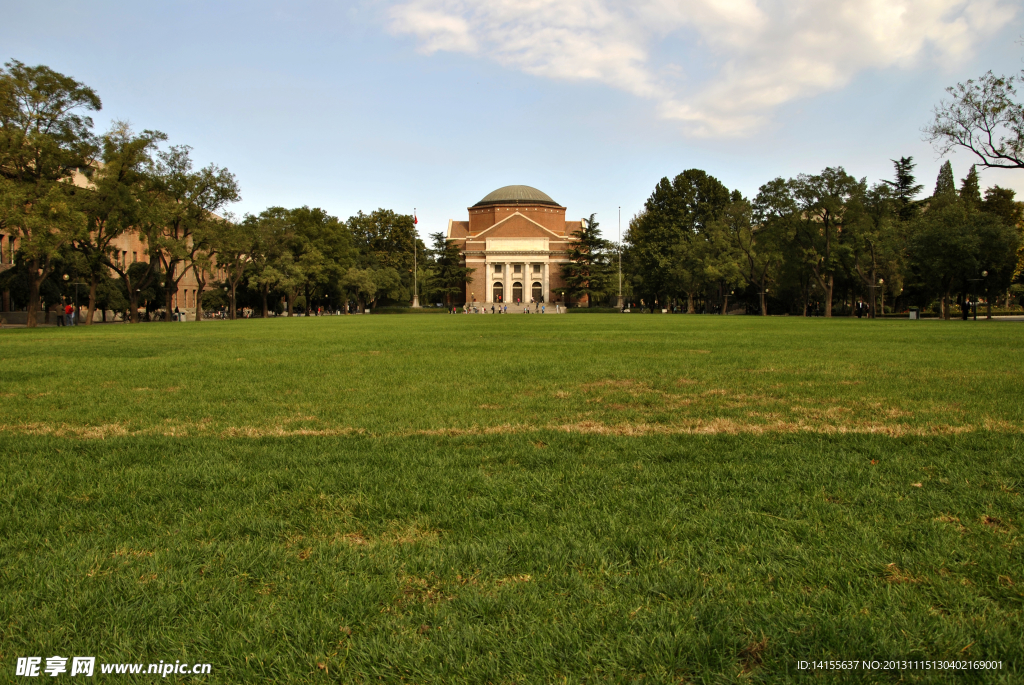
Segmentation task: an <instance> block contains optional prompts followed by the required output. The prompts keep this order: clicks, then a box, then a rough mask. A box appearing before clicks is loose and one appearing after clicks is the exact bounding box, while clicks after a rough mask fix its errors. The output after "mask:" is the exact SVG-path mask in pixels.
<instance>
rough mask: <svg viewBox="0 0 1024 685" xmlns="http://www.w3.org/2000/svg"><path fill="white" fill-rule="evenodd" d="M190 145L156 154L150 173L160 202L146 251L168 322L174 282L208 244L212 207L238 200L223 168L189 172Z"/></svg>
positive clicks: (213, 216) (214, 216)
mask: <svg viewBox="0 0 1024 685" xmlns="http://www.w3.org/2000/svg"><path fill="white" fill-rule="evenodd" d="M191 149H192V148H190V147H189V146H187V145H175V146H172V147H171V148H170V149H169V150H167V151H164V152H160V153H158V155H157V158H158V161H157V164H156V167H155V171H154V182H155V187H156V191H157V192H158V193H159V195H160V197H161V200H162V202H161V206H160V215H159V216H158V217H156V222H157V225H158V226H159V227H160V230H159V231H155V232H154V233H153V235H152V242H151V243H150V247H149V249H150V253H151V254H154V255H155V256H156V257H157V258H158V259H159V260H160V266H161V267H162V270H163V272H164V289H165V291H166V292H165V294H166V297H167V301H166V303H165V305H166V306H165V309H164V319H165V320H166V321H170V320H171V311H172V309H173V307H174V305H173V297H174V295H175V294H176V293H177V292H178V284H179V283H180V282H181V279H182V278H184V277H185V274H186V273H187V272H188V269H189V268H190V267H191V266H192V265H193V263H194V262H195V261H196V256H197V254H198V253H199V252H200V251H202V250H204V249H206V248H207V247H208V243H207V241H208V239H209V233H210V232H211V231H214V230H215V228H216V227H215V226H211V224H214V223H215V222H219V221H221V219H220V218H219V217H218V216H217V214H216V213H217V211H219V210H220V209H221V208H222V207H224V206H225V205H226V204H228V203H229V202H237V201H238V200H240V199H241V197H240V195H239V192H238V182H237V181H236V180H235V177H234V175H233V174H231V172H229V171H228V170H227V169H224V168H221V167H217V166H215V165H213V164H211V165H209V166H206V167H204V168H202V169H200V170H199V171H193V169H192V166H193V163H192V158H191V155H190V151H191ZM197 300H198V297H197Z"/></svg>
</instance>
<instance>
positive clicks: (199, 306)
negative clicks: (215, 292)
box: [192, 276, 206, 321]
mask: <svg viewBox="0 0 1024 685" xmlns="http://www.w3.org/2000/svg"><path fill="white" fill-rule="evenodd" d="M204 290H206V280H205V279H204V280H202V281H200V280H199V277H198V276H196V301H195V302H193V303H192V304H194V305H195V306H196V321H202V320H203V291H204Z"/></svg>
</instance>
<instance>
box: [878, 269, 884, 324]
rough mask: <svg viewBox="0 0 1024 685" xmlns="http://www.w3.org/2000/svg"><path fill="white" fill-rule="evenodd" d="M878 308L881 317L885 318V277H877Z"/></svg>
mask: <svg viewBox="0 0 1024 685" xmlns="http://www.w3.org/2000/svg"><path fill="white" fill-rule="evenodd" d="M878 310H879V311H880V312H881V313H882V318H883V319H884V318H885V279H884V278H879V279H878Z"/></svg>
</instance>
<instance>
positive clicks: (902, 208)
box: [883, 157, 924, 221]
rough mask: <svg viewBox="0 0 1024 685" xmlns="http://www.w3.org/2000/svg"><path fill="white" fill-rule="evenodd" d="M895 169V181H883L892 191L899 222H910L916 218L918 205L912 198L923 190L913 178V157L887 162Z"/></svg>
mask: <svg viewBox="0 0 1024 685" xmlns="http://www.w3.org/2000/svg"><path fill="white" fill-rule="evenodd" d="M889 161H891V162H892V163H893V166H894V167H895V168H896V179H895V180H892V181H883V183H885V184H886V185H888V186H889V187H890V188H891V189H892V195H893V199H894V200H895V202H896V205H897V210H896V211H897V215H898V216H899V220H900V221H910V220H912V219H913V218H914V217H916V216H917V213H918V205H917V203H916V202H914V198H915V197H916V196H917V195H918V194H919V193H920V192H921V191H922V190H924V186H923V185H921V184H920V183H918V182H917V179H916V178H915V177H914V167H915V166H917V165H916V164H914V158H913V157H900V158H899V161H897V160H895V159H893V160H889Z"/></svg>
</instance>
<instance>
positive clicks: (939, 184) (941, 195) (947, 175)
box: [931, 159, 958, 202]
mask: <svg viewBox="0 0 1024 685" xmlns="http://www.w3.org/2000/svg"><path fill="white" fill-rule="evenodd" d="M956 197H958V195H957V192H956V178H955V177H954V176H953V165H952V164H950V162H949V160H948V159H947V160H946V161H945V163H944V164H943V165H942V166H941V167H939V175H938V177H936V179H935V191H934V192H933V193H932V197H931V201H932V202H935V201H937V200H938V201H942V202H946V201H952V200H953V199H954V198H956Z"/></svg>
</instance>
